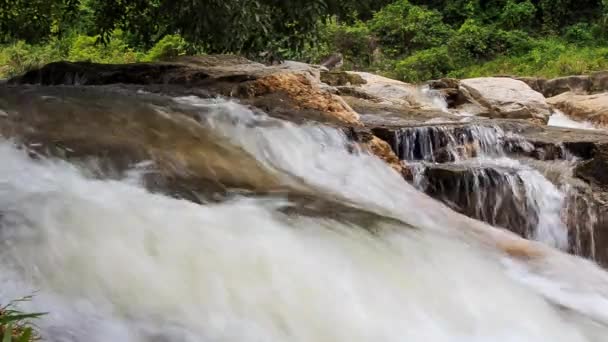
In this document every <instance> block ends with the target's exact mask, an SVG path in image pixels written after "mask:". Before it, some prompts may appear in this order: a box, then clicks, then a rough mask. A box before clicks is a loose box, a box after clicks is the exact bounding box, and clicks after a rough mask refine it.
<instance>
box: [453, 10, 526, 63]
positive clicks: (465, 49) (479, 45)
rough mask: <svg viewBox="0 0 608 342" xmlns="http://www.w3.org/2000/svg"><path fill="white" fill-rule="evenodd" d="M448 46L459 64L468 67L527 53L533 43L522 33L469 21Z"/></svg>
mask: <svg viewBox="0 0 608 342" xmlns="http://www.w3.org/2000/svg"><path fill="white" fill-rule="evenodd" d="M448 46H449V49H450V52H451V53H452V54H453V55H454V57H455V58H456V60H457V61H458V63H459V64H461V65H467V64H471V63H476V62H479V61H487V60H489V59H492V58H495V57H497V56H499V55H502V54H506V53H513V54H520V53H525V52H527V51H529V49H530V48H531V46H532V41H531V39H530V37H529V36H528V35H527V34H526V33H524V32H522V31H505V30H501V29H496V28H494V27H492V26H483V25H480V24H479V23H478V22H476V21H474V20H467V21H466V22H465V23H464V24H463V25H462V26H461V27H460V29H459V30H458V32H456V34H455V35H454V36H453V37H452V39H450V42H449V43H448Z"/></svg>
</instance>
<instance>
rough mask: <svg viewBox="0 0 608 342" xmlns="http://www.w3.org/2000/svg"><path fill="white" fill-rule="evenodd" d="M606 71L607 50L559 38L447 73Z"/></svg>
mask: <svg viewBox="0 0 608 342" xmlns="http://www.w3.org/2000/svg"><path fill="white" fill-rule="evenodd" d="M606 69H608V47H606V46H604V47H590V46H588V47H580V46H576V45H573V44H569V43H566V42H564V41H561V40H559V39H548V40H539V41H537V42H535V47H534V48H533V49H532V50H530V52H528V53H526V54H523V55H519V56H501V57H498V58H496V59H494V60H492V61H489V62H487V63H483V64H478V65H470V66H468V67H465V68H462V69H460V70H457V71H453V72H452V73H450V76H452V77H479V76H492V75H519V76H542V77H548V78H551V77H558V76H565V75H579V74H588V73H590V72H593V71H597V70H606Z"/></svg>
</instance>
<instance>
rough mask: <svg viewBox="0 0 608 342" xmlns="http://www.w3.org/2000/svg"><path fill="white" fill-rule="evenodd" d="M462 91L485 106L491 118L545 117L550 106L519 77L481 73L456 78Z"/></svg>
mask: <svg viewBox="0 0 608 342" xmlns="http://www.w3.org/2000/svg"><path fill="white" fill-rule="evenodd" d="M460 89H461V91H462V93H463V95H464V96H465V97H466V98H467V99H468V100H469V101H470V102H473V103H477V104H479V105H480V106H481V107H483V108H485V109H487V111H488V116H490V117H493V118H510V119H537V120H540V121H542V122H544V123H546V122H547V121H548V120H549V116H550V115H551V109H550V108H549V105H548V104H547V102H546V101H545V98H544V97H543V95H542V94H540V93H538V92H536V91H534V90H533V89H532V88H530V87H529V86H528V85H527V84H525V83H524V82H522V81H518V80H514V79H510V78H503V77H482V78H472V79H466V80H462V81H460Z"/></svg>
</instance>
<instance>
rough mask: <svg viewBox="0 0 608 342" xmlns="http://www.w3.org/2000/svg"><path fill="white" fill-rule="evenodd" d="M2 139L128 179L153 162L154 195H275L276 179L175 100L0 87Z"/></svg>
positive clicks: (94, 89)
mask: <svg viewBox="0 0 608 342" xmlns="http://www.w3.org/2000/svg"><path fill="white" fill-rule="evenodd" d="M0 106H1V107H3V108H4V109H5V111H6V112H7V113H8V115H7V116H5V117H0V135H2V136H4V137H7V138H12V139H13V140H14V141H16V142H18V143H20V144H23V145H24V146H30V148H31V149H32V150H33V151H35V152H36V153H40V154H43V155H53V156H59V157H61V158H63V159H67V160H70V161H74V162H76V163H88V162H91V161H92V162H95V163H99V164H100V165H102V169H103V170H106V171H108V170H112V171H113V172H116V173H119V174H120V173H121V172H124V171H126V170H128V169H130V168H132V167H133V166H134V165H136V164H138V163H140V162H142V161H152V162H153V164H154V167H153V169H151V170H148V171H147V172H146V173H145V175H146V176H145V181H146V183H147V185H148V186H149V188H151V189H153V190H154V189H169V192H170V193H176V194H179V196H180V197H182V196H183V197H186V196H188V194H193V193H199V192H200V193H204V194H215V193H223V192H225V191H226V190H227V189H231V188H232V189H234V188H236V189H247V190H250V191H260V192H265V191H273V190H279V189H281V188H282V186H281V185H280V181H279V180H278V179H276V176H274V175H272V173H271V172H269V171H268V170H266V169H265V168H264V167H263V166H262V165H261V164H260V163H259V162H258V161H256V160H255V158H253V157H252V156H251V155H249V154H248V153H246V152H245V151H243V150H242V149H240V148H238V147H236V146H234V145H233V144H230V143H229V142H228V141H227V139H226V138H224V137H222V136H218V135H217V134H216V133H214V131H213V130H211V129H208V128H206V127H205V126H204V125H201V124H199V123H198V121H197V118H198V112H197V111H194V110H192V111H190V112H188V111H182V110H179V111H178V110H177V108H176V110H173V109H172V108H173V107H172V106H177V104H176V103H174V102H173V101H171V100H170V99H167V98H164V97H160V96H156V95H153V94H135V93H134V92H130V93H128V94H125V93H122V92H120V91H117V90H114V89H107V88H103V87H23V86H20V87H18V88H17V87H10V86H9V87H0Z"/></svg>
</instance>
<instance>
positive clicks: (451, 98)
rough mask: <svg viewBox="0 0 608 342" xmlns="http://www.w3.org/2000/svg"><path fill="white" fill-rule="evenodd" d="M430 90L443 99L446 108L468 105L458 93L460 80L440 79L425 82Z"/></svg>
mask: <svg viewBox="0 0 608 342" xmlns="http://www.w3.org/2000/svg"><path fill="white" fill-rule="evenodd" d="M427 85H428V86H429V88H430V89H434V90H437V91H439V92H440V93H441V95H442V97H443V98H444V99H445V101H446V103H447V105H448V108H458V107H460V106H462V105H465V104H467V103H469V102H468V101H467V99H466V98H465V97H464V96H462V93H461V92H460V90H459V88H460V80H457V79H454V78H442V79H439V80H433V81H429V82H427Z"/></svg>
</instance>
